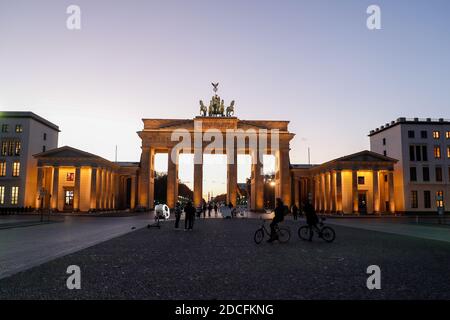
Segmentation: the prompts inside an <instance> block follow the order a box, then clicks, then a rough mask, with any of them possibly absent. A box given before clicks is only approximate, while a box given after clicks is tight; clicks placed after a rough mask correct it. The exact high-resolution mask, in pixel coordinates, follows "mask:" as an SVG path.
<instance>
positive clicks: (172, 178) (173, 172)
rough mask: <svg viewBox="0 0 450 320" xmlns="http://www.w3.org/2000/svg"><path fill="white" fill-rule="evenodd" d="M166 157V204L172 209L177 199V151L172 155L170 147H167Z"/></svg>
mask: <svg viewBox="0 0 450 320" xmlns="http://www.w3.org/2000/svg"><path fill="white" fill-rule="evenodd" d="M172 157H173V159H172ZM167 158H168V164H167V206H169V208H171V209H173V208H175V203H176V202H177V200H178V152H175V153H174V154H173V155H172V149H169V152H168V157H167Z"/></svg>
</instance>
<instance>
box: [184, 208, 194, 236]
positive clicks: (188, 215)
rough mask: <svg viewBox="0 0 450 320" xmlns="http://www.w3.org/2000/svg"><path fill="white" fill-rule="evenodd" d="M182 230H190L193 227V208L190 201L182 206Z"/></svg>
mask: <svg viewBox="0 0 450 320" xmlns="http://www.w3.org/2000/svg"><path fill="white" fill-rule="evenodd" d="M184 215H185V217H184V231H186V230H192V229H193V228H194V219H195V208H194V207H193V206H192V202H190V201H189V202H188V203H187V204H186V206H185V207H184Z"/></svg>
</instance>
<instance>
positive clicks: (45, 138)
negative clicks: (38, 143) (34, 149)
mask: <svg viewBox="0 0 450 320" xmlns="http://www.w3.org/2000/svg"><path fill="white" fill-rule="evenodd" d="M45 140H47V134H46V133H44V141H45Z"/></svg>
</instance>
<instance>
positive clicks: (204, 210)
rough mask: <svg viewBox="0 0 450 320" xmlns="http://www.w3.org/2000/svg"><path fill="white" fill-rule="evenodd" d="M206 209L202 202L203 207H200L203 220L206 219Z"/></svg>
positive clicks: (204, 203)
mask: <svg viewBox="0 0 450 320" xmlns="http://www.w3.org/2000/svg"><path fill="white" fill-rule="evenodd" d="M206 209H207V207H206V202H205V201H203V206H202V213H203V219H205V218H206Z"/></svg>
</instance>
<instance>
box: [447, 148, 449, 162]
mask: <svg viewBox="0 0 450 320" xmlns="http://www.w3.org/2000/svg"><path fill="white" fill-rule="evenodd" d="M447 158H448V159H450V147H447Z"/></svg>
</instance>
